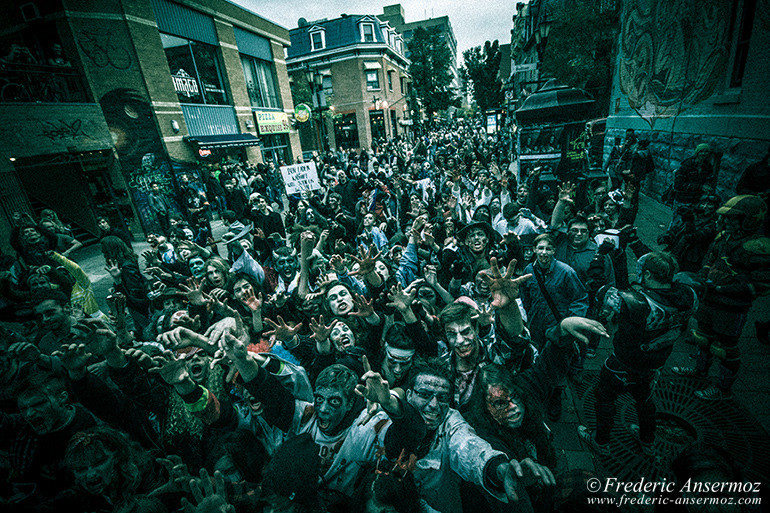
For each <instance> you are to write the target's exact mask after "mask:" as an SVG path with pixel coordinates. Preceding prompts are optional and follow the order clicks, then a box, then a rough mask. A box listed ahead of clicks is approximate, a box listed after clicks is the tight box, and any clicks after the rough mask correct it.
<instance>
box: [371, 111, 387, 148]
mask: <svg viewBox="0 0 770 513" xmlns="http://www.w3.org/2000/svg"><path fill="white" fill-rule="evenodd" d="M369 125H370V127H371V129H372V141H376V140H378V139H385V114H384V113H383V111H382V110H370V111H369Z"/></svg>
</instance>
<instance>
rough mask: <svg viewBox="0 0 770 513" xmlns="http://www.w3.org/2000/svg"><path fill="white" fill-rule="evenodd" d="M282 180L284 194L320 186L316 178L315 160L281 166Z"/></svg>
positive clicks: (314, 188)
mask: <svg viewBox="0 0 770 513" xmlns="http://www.w3.org/2000/svg"><path fill="white" fill-rule="evenodd" d="M281 174H282V175H283V182H284V184H285V185H286V194H297V193H298V192H302V191H313V190H316V189H320V188H321V182H320V181H319V180H318V171H317V170H316V167H315V162H313V161H310V162H305V163H303V164H294V165H293V166H283V167H281Z"/></svg>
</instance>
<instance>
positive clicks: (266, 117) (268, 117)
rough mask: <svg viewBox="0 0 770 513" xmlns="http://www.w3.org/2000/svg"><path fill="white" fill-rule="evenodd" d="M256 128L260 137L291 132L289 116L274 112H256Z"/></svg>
mask: <svg viewBox="0 0 770 513" xmlns="http://www.w3.org/2000/svg"><path fill="white" fill-rule="evenodd" d="M254 115H255V116H256V118H257V127H258V128H259V133H260V134H262V135H269V134H286V133H289V130H291V124H289V116H287V115H286V113H285V112H281V111H274V110H256V111H254Z"/></svg>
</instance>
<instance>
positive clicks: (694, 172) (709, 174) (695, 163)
mask: <svg viewBox="0 0 770 513" xmlns="http://www.w3.org/2000/svg"><path fill="white" fill-rule="evenodd" d="M716 181H717V176H716V173H715V172H714V166H713V165H712V159H711V147H710V146H709V145H708V144H706V143H701V144H699V145H698V146H696V147H695V155H693V156H692V157H690V158H688V159H685V160H684V161H683V162H682V164H681V165H680V166H679V169H677V170H676V172H675V173H674V185H673V199H674V217H673V219H672V220H671V225H672V226H673V224H674V223H675V222H677V221H678V220H680V219H681V217H682V210H683V209H685V208H693V207H694V206H695V204H697V203H698V200H699V199H700V197H701V196H702V195H703V194H704V193H713V192H714V189H715V187H716Z"/></svg>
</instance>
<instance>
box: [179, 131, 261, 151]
mask: <svg viewBox="0 0 770 513" xmlns="http://www.w3.org/2000/svg"><path fill="white" fill-rule="evenodd" d="M187 140H188V141H189V142H191V143H194V144H196V145H197V146H198V147H199V148H212V149H213V148H235V147H237V146H259V137H257V136H256V135H254V134H222V135H194V136H190V137H188V138H187Z"/></svg>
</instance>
